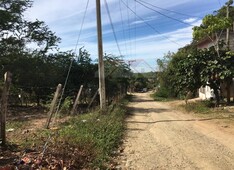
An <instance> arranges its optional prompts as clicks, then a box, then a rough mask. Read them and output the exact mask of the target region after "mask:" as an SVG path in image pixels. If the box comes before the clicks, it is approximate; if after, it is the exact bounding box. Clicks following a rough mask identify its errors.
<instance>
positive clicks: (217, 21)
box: [193, 0, 234, 103]
mask: <svg viewBox="0 0 234 170" xmlns="http://www.w3.org/2000/svg"><path fill="white" fill-rule="evenodd" d="M232 3H233V1H232V0H229V1H228V2H227V3H226V5H227V7H226V6H224V7H222V8H221V9H220V10H218V11H217V12H216V14H215V15H207V16H206V17H205V18H204V19H203V20H202V24H201V25H200V26H199V27H194V28H193V30H194V31H193V36H194V39H195V40H200V39H201V38H205V37H209V39H210V40H211V41H213V42H214V48H215V51H216V54H214V55H216V56H217V57H216V58H221V55H222V56H225V55H223V54H220V53H222V52H221V50H223V49H221V48H223V44H224V43H223V42H221V41H220V39H219V37H220V35H221V34H222V32H223V30H224V29H227V28H230V27H231V26H232V23H233V21H234V17H233V15H230V16H231V17H228V18H227V17H226V13H227V12H226V8H230V9H229V11H230V13H231V14H233V12H234V7H232V6H230V5H231V4H232ZM226 45H227V46H226V48H227V50H228V49H229V42H227V44H226ZM226 52H227V51H226ZM212 63H213V64H214V65H212V67H213V68H214V67H215V63H214V62H211V63H210V64H212ZM223 64H228V63H225V62H224V63H223ZM225 81H226V85H227V87H226V88H227V101H228V103H229V102H230V85H231V83H232V77H226V78H225Z"/></svg>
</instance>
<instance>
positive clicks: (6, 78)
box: [0, 72, 12, 146]
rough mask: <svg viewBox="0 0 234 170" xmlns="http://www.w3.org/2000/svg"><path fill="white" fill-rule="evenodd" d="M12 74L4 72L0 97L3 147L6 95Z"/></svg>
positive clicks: (4, 141)
mask: <svg viewBox="0 0 234 170" xmlns="http://www.w3.org/2000/svg"><path fill="white" fill-rule="evenodd" d="M11 77H12V74H11V73H10V72H6V73H5V74H4V86H3V91H2V96H1V102H0V119H1V120H0V123H1V127H0V129H1V140H2V143H1V145H2V146H4V145H5V144H6V114H7V104H8V95H9V89H10V84H11Z"/></svg>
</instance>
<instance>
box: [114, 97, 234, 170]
mask: <svg viewBox="0 0 234 170" xmlns="http://www.w3.org/2000/svg"><path fill="white" fill-rule="evenodd" d="M129 107H130V109H131V113H132V116H130V117H129V118H128V119H127V135H126V139H125V141H124V144H123V148H124V150H123V153H122V155H121V157H120V160H119V162H120V165H119V166H118V168H117V169H137V170H154V169H156V170H157V169H159V170H162V169H168V170H174V169H179V170H181V169H186V170H187V169H192V170H194V169H205V170H216V169H220V170H233V169H234V133H233V132H234V131H232V130H233V129H234V128H233V127H232V126H231V127H230V126H227V127H223V129H222V127H220V126H217V124H215V123H214V121H215V120H214V119H202V118H195V117H194V116H193V115H189V114H184V113H182V112H180V111H178V110H177V111H176V110H175V109H173V108H172V107H171V106H170V105H169V104H167V103H163V102H155V101H153V100H152V99H151V98H150V97H149V94H148V93H140V94H134V99H133V101H132V102H131V103H130V104H129ZM226 129H227V130H226Z"/></svg>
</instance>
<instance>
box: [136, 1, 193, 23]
mask: <svg viewBox="0 0 234 170" xmlns="http://www.w3.org/2000/svg"><path fill="white" fill-rule="evenodd" d="M135 2H137V3H138V4H140V5H142V6H144V7H145V8H147V9H150V10H152V11H154V12H156V13H158V14H160V15H162V16H164V17H167V18H169V19H172V20H174V21H177V22H180V23H182V24H185V25H189V26H193V27H194V26H195V25H192V24H190V23H188V22H184V21H182V20H179V19H177V18H174V17H171V16H168V15H166V14H163V13H161V12H159V11H157V10H155V9H153V8H151V7H149V6H146V5H145V4H143V3H141V2H140V1H138V0H135Z"/></svg>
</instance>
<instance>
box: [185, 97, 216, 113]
mask: <svg viewBox="0 0 234 170" xmlns="http://www.w3.org/2000/svg"><path fill="white" fill-rule="evenodd" d="M184 107H185V110H186V111H187V112H194V113H203V114H204V113H209V112H210V111H211V108H212V107H213V103H212V102H211V101H208V100H205V101H196V102H191V103H188V104H186V105H185V106H184Z"/></svg>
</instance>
